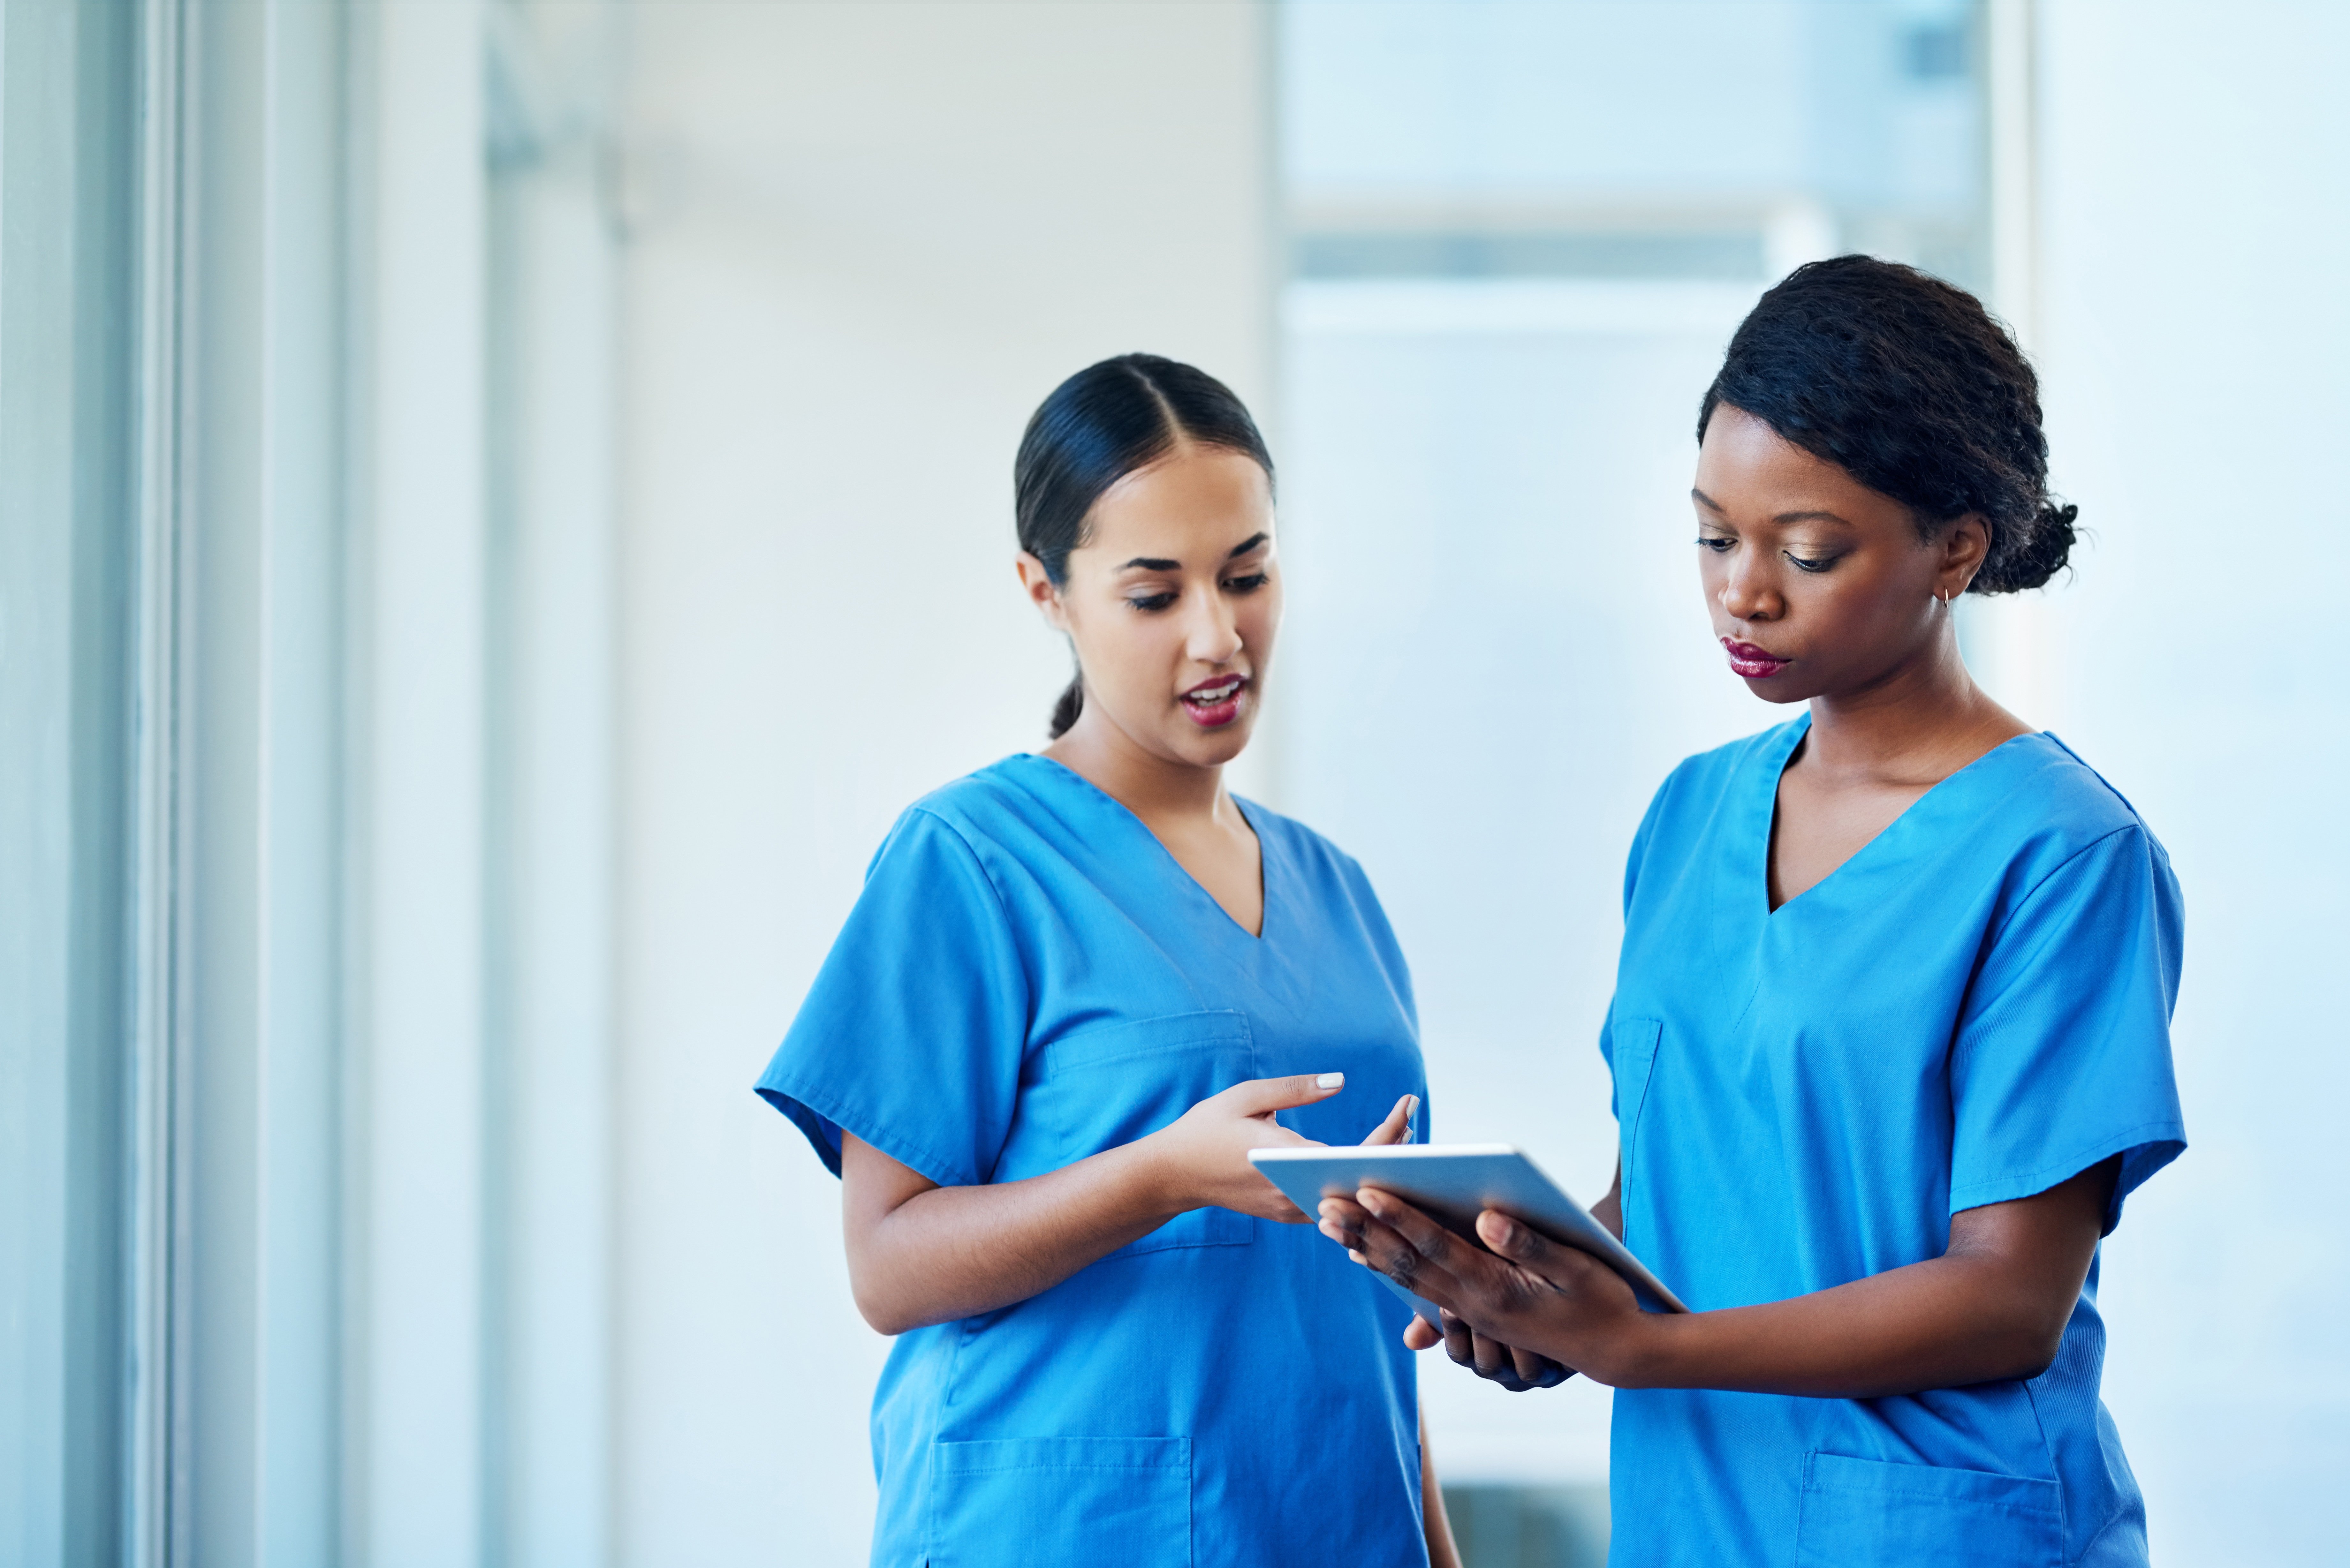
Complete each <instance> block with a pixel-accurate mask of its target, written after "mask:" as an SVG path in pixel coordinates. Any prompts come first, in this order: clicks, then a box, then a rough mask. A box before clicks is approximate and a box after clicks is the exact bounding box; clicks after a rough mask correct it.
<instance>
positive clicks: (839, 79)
mask: <svg viewBox="0 0 2350 1568" xmlns="http://www.w3.org/2000/svg"><path fill="white" fill-rule="evenodd" d="M633 26H634V29H635V35H634V38H633V42H632V73H633V75H632V82H633V88H632V92H633V98H632V101H631V103H630V106H629V111H628V112H629V124H628V128H627V135H628V146H629V174H628V179H629V193H628V205H629V212H630V215H631V223H632V225H633V226H632V235H631V241H630V244H629V251H628V254H627V256H626V260H625V264H624V265H625V269H626V270H625V276H624V282H623V285H622V288H623V296H624V308H625V311H626V317H627V326H626V336H625V340H624V348H623V356H624V358H623V364H624V370H623V377H624V383H625V386H626V388H627V394H626V402H625V405H624V408H623V411H622V415H621V441H622V452H623V464H624V470H625V477H624V480H623V502H622V505H623V516H622V524H621V528H622V535H621V568H620V575H621V585H622V586H621V622H622V630H621V636H622V673H621V680H622V687H623V691H622V708H621V741H620V744H621V748H622V765H621V774H620V811H621V836H622V848H621V862H620V890H619V909H620V927H619V946H620V950H621V952H622V954H623V958H622V969H621V974H620V987H621V1000H620V1026H619V1027H620V1033H619V1092H618V1107H619V1108H618V1131H619V1144H620V1154H619V1161H620V1163H619V1172H618V1180H617V1184H616V1185H617V1189H618V1191H619V1195H620V1196H619V1231H618V1236H619V1262H618V1272H619V1295H618V1314H619V1315H618V1330H617V1332H618V1335H619V1384H618V1388H619V1392H618V1402H617V1407H616V1412H615V1429H616V1434H617V1437H616V1442H617V1454H616V1465H617V1473H618V1504H619V1518H618V1521H617V1541H618V1550H619V1560H620V1561H621V1562H623V1563H713V1564H716V1563H762V1562H776V1563H781V1562H795V1563H848V1562H854V1561H858V1560H860V1559H861V1557H862V1555H863V1552H864V1550H865V1546H864V1543H865V1541H866V1539H867V1535H868V1530H869V1527H870V1511H871V1507H872V1496H873V1490H872V1480H871V1469H870V1463H869V1459H868V1449H867V1444H866V1438H865V1416H866V1408H867V1405H868V1399H869V1396H870V1392H871V1387H872V1382H873V1378H874V1376H875V1374H876V1371H877V1370H878V1368H879V1365H880V1361H881V1357H882V1355H883V1352H884V1349H885V1344H886V1342H884V1341H883V1340H881V1339H880V1338H879V1337H878V1336H876V1335H874V1334H871V1333H870V1332H869V1331H868V1330H867V1329H866V1328H865V1327H864V1326H863V1325H862V1324H861V1322H860V1321H859V1320H858V1317H857V1315H856V1314H855V1311H854V1308H853V1306H852V1304H851V1303H850V1299H849V1295H848V1291H847V1282H846V1276H845V1271H844V1267H843V1263H842V1259H841V1251H840V1237H839V1226H838V1221H837V1219H836V1214H837V1201H838V1199H837V1188H836V1185H835V1183H834V1182H833V1180H832V1179H831V1178H830V1177H828V1176H827V1175H826V1174H825V1173H824V1171H823V1169H822V1168H821V1167H820V1166H819V1165H818V1164H817V1162H816V1158H815V1156H814V1155H813V1154H812V1153H811V1152H810V1151H809V1150H808V1148H807V1147H806V1144H805V1142H804V1141H803V1140H802V1138H801V1137H800V1136H799V1134H798V1133H797V1132H796V1131H795V1129H793V1128H792V1127H790V1126H789V1125H788V1124H786V1123H785V1121H784V1120H783V1118H781V1117H780V1116H776V1115H775V1112H773V1111H772V1110H769V1109H768V1108H766V1107H765V1106H764V1105H762V1104H761V1103H760V1102H759V1101H757V1100H756V1099H755V1098H754V1096H753V1095H752V1093H751V1088H750V1085H751V1083H752V1081H753V1079H754V1077H755V1076H756V1075H757V1074H758V1072H759V1070H760V1069H761V1067H762V1066H764V1063H765V1060H766V1057H767V1054H768V1053H769V1052H770V1051H771V1050H772V1049H773V1048H774V1045H775V1042H776V1040H777V1039H778V1038H779V1037H780V1036H781V1034H782V1033H783V1031H784V1029H785V1025H786V1024H788V1023H789V1022H790V1019H791V1015H792V1012H793V1009H794V1007H795V1004H796V1003H797V1002H798V1001H799V998H800V996H801V994H802V992H804V990H805V989H806V985H807V983H808V981H809V980H810V979H811V978H812V976H813V974H814V971H815V968H816V964H817V962H818V961H820V960H821V959H822V957H823V954H824V952H825V950H826V948H827V945H828V943H829V941H830V940H831V938H832V936H833V934H834V932H835V930H836V929H837V926H838V923H839V921H840V919H841V918H842V916H843V915H844V914H845V913H846V911H847V907H848V905H849V902H850V901H851V899H852V898H854V896H855V894H856V890H857V888H858V882H859V878H860V877H861V875H862V872H863V868H864V866H865V862H866V860H867V858H868V857H869V856H870V854H871V853H872V851H873V849H874V848H875V846H877V845H878V844H879V840H880V837H881V836H882V834H883V833H884V832H885V831H886V830H887V829H888V827H889V823H890V822H891V820H892V819H893V818H894V816H895V815H896V814H897V813H898V812H899V810H900V809H901V808H902V807H903V806H905V805H908V804H909V803H910V802H911V801H912V800H913V799H915V798H916V797H917V796H919V795H920V794H922V793H923V792H925V791H927V790H929V789H931V788H932V787H934V786H935V785H937V784H941V783H944V782H945V781H947V780H948V779H950V778H952V777H954V776H956V775H957V774H962V773H964V772H967V771H969V770H970V769H972V768H973V767H976V766H981V765H983V764H985V763H988V762H991V761H993V760H994V759H996V758H997V757H1000V756H1003V755H1004V754H1006V753H1011V752H1014V751H1018V750H1023V749H1025V748H1028V747H1030V746H1032V745H1035V744H1039V743H1041V742H1042V741H1043V738H1044V736H1043V726H1044V721H1045V715H1046V713H1047V711H1048V710H1049V708H1050V705H1051V702H1052V699H1053V697H1054V696H1055V693H1056V692H1057V691H1058V690H1059V687H1060V685H1061V683H1062V682H1063V681H1064V680H1066V678H1067V664H1066V656H1065V655H1064V653H1063V652H1062V650H1061V649H1059V648H1058V647H1057V646H1056V645H1055V643H1054V642H1053V641H1052V640H1051V639H1049V638H1048V637H1047V636H1046V634H1045V633H1044V632H1043V631H1042V630H1041V629H1039V628H1037V627H1036V626H1035V622H1034V618H1033V614H1032V612H1030V611H1028V610H1027V609H1025V608H1024V605H1023V602H1022V601H1021V599H1020V597H1019V596H1018V594H1017V592H1016V589H1015V588H1014V578H1013V573H1012V566H1011V556H1012V551H1013V547H1014V546H1013V539H1012V522H1011V465H1012V454H1013V449H1014V445H1015V444H1016V442H1017V441H1018V438H1019V433H1020V429H1021V426H1022V424H1023V422H1024V421H1025V419H1026V417H1027V415H1028V413H1029V412H1030V410H1032V409H1033V408H1034V407H1035V404H1036V402H1037V401H1038V400H1040V399H1041V398H1042V397H1043V396H1044V394H1045V392H1046V391H1048V390H1049V389H1051V388H1052V386H1053V385H1054V384H1055V382H1056V381H1057V380H1058V379H1060V378H1062V377H1063V376H1066V375H1067V374H1068V373H1069V372H1071V371H1073V370H1076V369H1078V368H1080V367H1081V366H1084V365H1086V364H1087V363H1090V362H1091V361H1093V360H1094V359H1097V358H1102V357H1104V356H1106V355H1108V354H1112V353H1117V352H1121V351H1125V350H1128V349H1134V348H1148V349H1151V350H1154V351H1157V352H1161V353H1167V354H1170V355H1175V356H1178V357H1180V358H1191V359H1192V360H1194V361H1195V362H1197V363H1199V364H1201V365H1202V366H1204V367H1206V368H1207V369H1211V371H1213V372H1215V373H1217V374H1219V375H1221V376H1223V377H1224V378H1226V379H1228V380H1230V381H1231V382H1232V384H1233V385H1234V386H1235V388H1236V389H1238V390H1239V391H1240V392H1241V393H1242V395H1243V397H1246V398H1249V399H1250V400H1253V401H1255V402H1257V403H1259V404H1260V405H1261V404H1262V403H1263V400H1264V398H1265V396H1266V393H1267V389H1268V388H1267V383H1268V358H1269V346H1268V342H1267V337H1268V334H1267V332H1266V329H1265V327H1266V322H1267V320H1268V313H1269V296H1268V267H1269V265H1270V263H1271V261H1272V255H1271V253H1270V242H1269V238H1268V230H1267V223H1266V215H1267V213H1268V209H1269V195H1268V192H1267V190H1266V186H1265V180H1266V167H1267V162H1268V159H1267V155H1266V149H1265V145H1264V143H1265V137H1266V110H1265V102H1264V98H1265V93H1266V86H1265V79H1264V48H1263V36H1264V26H1265V24H1264V17H1263V13H1262V11H1261V8H1260V7H1259V6H1258V5H1253V4H1245V3H1241V4H1228V3H1217V0H1211V3H1203V4H1193V5H1125V4H1115V3H1088V4H1082V5H1068V4H1026V5H1010V4H997V3H993V0H983V3H966V4H958V5H900V4H891V3H886V0H885V3H865V4H810V5H767V6H749V5H690V4H661V5H650V4H648V5H641V6H639V7H637V8H636V9H635V11H634V15H633Z"/></svg>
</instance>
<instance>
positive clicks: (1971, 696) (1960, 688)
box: [1804, 621, 2031, 780]
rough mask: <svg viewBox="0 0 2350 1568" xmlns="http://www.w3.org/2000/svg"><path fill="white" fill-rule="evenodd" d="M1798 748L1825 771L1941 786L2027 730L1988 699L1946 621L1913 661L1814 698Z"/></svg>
mask: <svg viewBox="0 0 2350 1568" xmlns="http://www.w3.org/2000/svg"><path fill="white" fill-rule="evenodd" d="M1811 707H1812V730H1811V733H1810V734H1809V735H1808V736H1807V737H1805V739H1804V751H1805V753H1807V754H1808V757H1809V760H1810V761H1811V762H1812V763H1814V765H1816V766H1818V767H1820V768H1821V769H1823V770H1824V771H1826V772H1828V773H1847V772H1848V773H1854V774H1872V775H1878V776H1884V775H1893V776H1896V777H1903V778H1907V777H1909V776H1912V775H1915V776H1919V777H1925V778H1928V779H1930V780H1939V779H1941V778H1944V777H1947V776H1948V775H1949V774H1952V773H1955V772H1957V771H1958V769H1960V768H1961V767H1964V766H1965V765H1966V764H1967V763H1970V762H1972V761H1974V760H1975V758H1977V757H1979V756H1981V755H1982V754H1983V753H1985V752H1987V751H1989V750H1991V748H1992V747H1993V746H1996V745H1998V744H1999V743H2000V742H2002V741H2007V740H2011V739H2012V738H2013V737H2015V736H2017V735H2022V734H2028V733H2030V732H2031V731H2030V726H2028V725H2026V724H2024V723H2023V722H2022V721H2021V720H2019V719H2017V718H2016V717H2015V715H2013V714H2012V713H2010V712H2008V711H2007V710H2005V709H2004V708H2002V707H2001V706H2000V705H1999V704H1998V703H1996V702H1994V701H1991V699H1990V697H1988V696H1986V695H1985V694H1984V692H1983V691H1982V689H1981V687H1979V686H1977V685H1976V684H1975V683H1974V678H1973V677H1972V676H1970V675H1969V674H1968V673H1967V667H1966V664H1965V661H1964V660H1962V659H1960V657H1959V639H1958V633H1957V632H1956V630H1955V629H1954V628H1951V627H1950V625H1949V624H1948V622H1947V621H1946V622H1945V623H1944V624H1943V625H1942V626H1941V627H1940V628H1939V629H1938V630H1937V631H1936V633H1935V635H1934V636H1933V637H1932V639H1929V642H1928V645H1927V647H1926V648H1925V649H1923V650H1922V651H1921V652H1920V653H1919V655H1918V657H1917V658H1915V659H1908V660H1906V661H1904V662H1903V663H1901V664H1899V665H1897V666H1896V667H1895V668H1894V669H1892V670H1888V671H1887V672H1886V673H1885V674H1884V675H1882V676H1880V677H1879V678H1877V680H1872V681H1870V682H1868V683H1867V684H1866V685H1865V686H1861V687H1858V688H1856V689H1854V690H1852V691H1836V692H1829V693H1825V694H1823V695H1821V696H1818V697H1814V698H1813V699H1812V704H1811Z"/></svg>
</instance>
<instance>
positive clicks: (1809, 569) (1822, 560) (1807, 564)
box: [1697, 537, 1844, 576]
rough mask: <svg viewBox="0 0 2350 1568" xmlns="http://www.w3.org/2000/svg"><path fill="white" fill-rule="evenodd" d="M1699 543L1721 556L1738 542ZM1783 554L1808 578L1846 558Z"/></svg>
mask: <svg viewBox="0 0 2350 1568" xmlns="http://www.w3.org/2000/svg"><path fill="white" fill-rule="evenodd" d="M1697 543H1698V548H1700V549H1701V550H1711V551H1712V552H1713V553H1714V554H1715V555H1717V556H1720V555H1723V554H1725V553H1727V552H1728V551H1729V549H1730V546H1731V545H1733V544H1735V543H1737V541H1736V540H1734V539H1715V538H1711V537H1706V538H1700V539H1699V540H1698V542H1697ZM1781 553H1782V554H1783V555H1785V556H1786V557H1787V564H1788V565H1790V566H1794V568H1795V570H1797V571H1799V572H1802V573H1804V575H1805V576H1819V574H1820V573H1822V572H1825V571H1826V570H1827V569H1828V568H1829V567H1831V566H1835V564H1836V563H1837V562H1838V561H1840V560H1842V559H1843V558H1844V557H1843V556H1816V557H1813V558H1809V559H1807V558H1805V557H1804V556H1798V555H1795V554H1794V553H1793V552H1792V551H1783V552H1781Z"/></svg>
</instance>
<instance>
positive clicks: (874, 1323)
mask: <svg viewBox="0 0 2350 1568" xmlns="http://www.w3.org/2000/svg"><path fill="white" fill-rule="evenodd" d="M848 1288H849V1293H850V1294H851V1295H853V1296H855V1297H856V1298H857V1315H858V1316H859V1317H861V1318H863V1319H864V1320H865V1325H866V1326H867V1327H868V1328H869V1329H871V1330H872V1331H873V1332H874V1333H876V1334H883V1335H886V1336H888V1337H889V1338H891V1339H895V1338H896V1337H897V1336H898V1335H899V1334H903V1333H905V1332H906V1331H907V1330H908V1329H913V1328H920V1327H921V1326H922V1325H921V1324H920V1323H919V1322H917V1321H915V1319H914V1316H913V1314H910V1313H909V1312H907V1311H906V1310H905V1307H904V1306H903V1304H902V1303H898V1302H894V1301H891V1300H890V1299H889V1293H888V1292H887V1291H883V1290H879V1289H876V1288H874V1287H873V1286H872V1285H870V1284H869V1283H868V1282H866V1281H863V1280H860V1279H858V1277H857V1276H856V1273H855V1272H854V1271H851V1272H850V1274H849V1281H848Z"/></svg>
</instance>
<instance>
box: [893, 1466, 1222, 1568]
mask: <svg viewBox="0 0 2350 1568" xmlns="http://www.w3.org/2000/svg"><path fill="white" fill-rule="evenodd" d="M931 1511H932V1512H931V1530H930V1568H1094V1565H1095V1564H1097V1563H1117V1564H1118V1568H1191V1439H1190V1438H995V1439H992V1440H989V1441H984V1442H970V1443H941V1444H939V1445H938V1446H937V1447H936V1448H935V1449H933V1450H932V1452H931Z"/></svg>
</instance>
